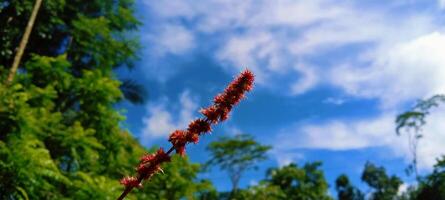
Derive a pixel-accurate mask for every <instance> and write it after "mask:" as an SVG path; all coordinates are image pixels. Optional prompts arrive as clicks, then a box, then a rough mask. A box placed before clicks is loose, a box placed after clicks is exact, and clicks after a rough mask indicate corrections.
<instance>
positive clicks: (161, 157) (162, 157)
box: [155, 148, 171, 164]
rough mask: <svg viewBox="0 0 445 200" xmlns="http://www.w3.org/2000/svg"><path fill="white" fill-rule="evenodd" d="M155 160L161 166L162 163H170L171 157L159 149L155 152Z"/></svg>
mask: <svg viewBox="0 0 445 200" xmlns="http://www.w3.org/2000/svg"><path fill="white" fill-rule="evenodd" d="M155 159H156V161H157V162H158V163H159V164H161V163H163V162H170V160H171V157H170V155H168V154H167V153H166V152H165V151H164V149H163V148H159V149H158V151H156V155H155Z"/></svg>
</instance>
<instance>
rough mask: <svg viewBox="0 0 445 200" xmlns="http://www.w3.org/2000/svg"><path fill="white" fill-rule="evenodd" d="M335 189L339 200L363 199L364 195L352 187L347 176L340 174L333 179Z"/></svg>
mask: <svg viewBox="0 0 445 200" xmlns="http://www.w3.org/2000/svg"><path fill="white" fill-rule="evenodd" d="M335 189H336V190H337V196H338V199H339V200H364V199H365V195H364V194H363V193H362V192H361V191H360V190H359V189H358V188H356V187H354V186H353V185H352V184H351V182H350V181H349V178H348V177H347V176H346V175H344V174H342V175H340V176H339V177H338V178H337V179H336V180H335Z"/></svg>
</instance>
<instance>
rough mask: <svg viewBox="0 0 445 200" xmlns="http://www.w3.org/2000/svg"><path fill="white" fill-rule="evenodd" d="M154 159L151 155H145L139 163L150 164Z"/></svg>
mask: <svg viewBox="0 0 445 200" xmlns="http://www.w3.org/2000/svg"><path fill="white" fill-rule="evenodd" d="M154 158H155V156H154V155H153V154H145V155H143V156H142V157H141V159H140V161H141V163H143V162H144V163H145V162H151V161H153V159H154Z"/></svg>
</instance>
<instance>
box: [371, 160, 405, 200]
mask: <svg viewBox="0 0 445 200" xmlns="http://www.w3.org/2000/svg"><path fill="white" fill-rule="evenodd" d="M362 180H363V181H364V182H366V183H367V184H368V185H369V186H370V187H371V188H372V189H373V192H372V194H371V197H370V198H371V199H373V200H393V199H395V198H396V197H397V193H398V191H399V187H400V186H401V185H402V181H401V180H400V178H398V177H397V176H394V175H393V176H388V175H387V174H386V170H385V168H384V167H378V166H376V165H374V164H372V163H370V162H367V163H366V164H365V169H364V170H363V173H362Z"/></svg>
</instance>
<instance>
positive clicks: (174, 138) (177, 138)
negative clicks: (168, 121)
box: [168, 130, 186, 146]
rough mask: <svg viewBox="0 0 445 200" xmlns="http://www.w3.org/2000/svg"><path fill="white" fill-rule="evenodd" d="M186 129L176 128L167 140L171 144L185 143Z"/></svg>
mask: <svg viewBox="0 0 445 200" xmlns="http://www.w3.org/2000/svg"><path fill="white" fill-rule="evenodd" d="M185 137H186V131H183V130H176V131H173V133H172V134H171V135H170V137H169V139H168V141H169V142H171V143H172V144H173V146H176V145H179V144H182V143H184V144H185V143H186V138H185Z"/></svg>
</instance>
